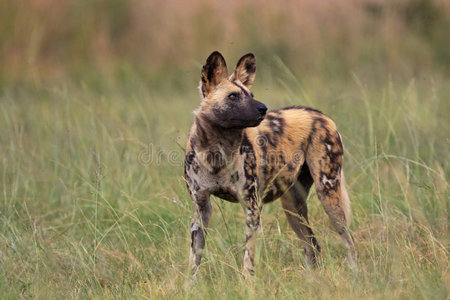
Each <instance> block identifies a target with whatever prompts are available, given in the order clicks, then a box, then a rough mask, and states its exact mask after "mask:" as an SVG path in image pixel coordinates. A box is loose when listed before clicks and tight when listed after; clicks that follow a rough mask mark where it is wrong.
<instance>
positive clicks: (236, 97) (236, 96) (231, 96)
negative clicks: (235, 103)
mask: <svg viewBox="0 0 450 300" xmlns="http://www.w3.org/2000/svg"><path fill="white" fill-rule="evenodd" d="M238 98H239V95H238V94H236V93H232V94H229V95H228V99H230V100H236V99H238Z"/></svg>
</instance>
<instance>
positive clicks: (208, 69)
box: [201, 51, 228, 96]
mask: <svg viewBox="0 0 450 300" xmlns="http://www.w3.org/2000/svg"><path fill="white" fill-rule="evenodd" d="M227 76H228V69H227V64H226V62H225V59H224V58H223V56H222V54H220V53H219V52H217V51H215V52H213V53H211V55H210V56H209V57H208V59H207V60H206V64H205V65H204V66H203V69H202V82H201V90H202V94H203V96H206V95H208V94H209V93H210V92H211V91H212V90H213V89H214V88H215V87H216V86H217V85H218V84H219V83H220V82H221V81H222V80H224V79H226V78H227Z"/></svg>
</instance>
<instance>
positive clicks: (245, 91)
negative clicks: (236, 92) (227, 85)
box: [233, 82, 253, 98]
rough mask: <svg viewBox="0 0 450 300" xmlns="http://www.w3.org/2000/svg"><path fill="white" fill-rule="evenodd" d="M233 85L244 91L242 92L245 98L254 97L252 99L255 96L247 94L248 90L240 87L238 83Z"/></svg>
mask: <svg viewBox="0 0 450 300" xmlns="http://www.w3.org/2000/svg"><path fill="white" fill-rule="evenodd" d="M233 84H234V85H235V86H237V87H238V88H240V89H241V90H242V92H243V93H244V95H245V96H247V97H252V98H253V96H252V95H250V93H249V92H247V90H246V89H245V88H244V87H242V86H240V85H239V84H237V83H236V82H233Z"/></svg>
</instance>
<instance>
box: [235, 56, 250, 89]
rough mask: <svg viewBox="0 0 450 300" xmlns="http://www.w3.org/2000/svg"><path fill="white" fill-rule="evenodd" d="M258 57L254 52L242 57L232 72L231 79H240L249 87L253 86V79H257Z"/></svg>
mask: <svg viewBox="0 0 450 300" xmlns="http://www.w3.org/2000/svg"><path fill="white" fill-rule="evenodd" d="M255 72H256V59H255V56H254V55H253V53H249V54H246V55H244V56H242V57H241V59H240V60H239V61H238V63H237V65H236V69H235V70H234V72H233V74H231V76H230V78H229V80H230V81H236V80H239V81H240V82H242V84H243V85H245V86H246V87H247V88H249V89H250V88H251V86H252V84H253V81H255Z"/></svg>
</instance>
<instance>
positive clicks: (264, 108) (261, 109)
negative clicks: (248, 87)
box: [256, 103, 267, 115]
mask: <svg viewBox="0 0 450 300" xmlns="http://www.w3.org/2000/svg"><path fill="white" fill-rule="evenodd" d="M256 109H257V110H258V111H259V113H260V114H262V115H264V114H265V113H266V111H267V106H265V105H264V104H262V103H261V104H259V105H258V106H257V107H256Z"/></svg>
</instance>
